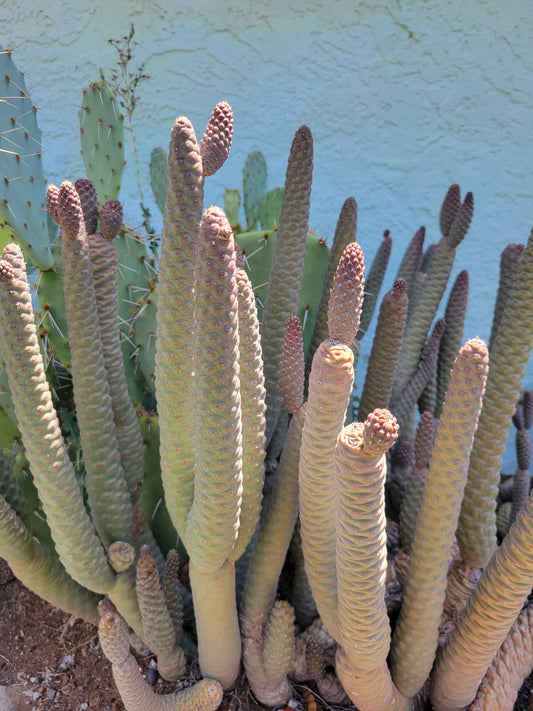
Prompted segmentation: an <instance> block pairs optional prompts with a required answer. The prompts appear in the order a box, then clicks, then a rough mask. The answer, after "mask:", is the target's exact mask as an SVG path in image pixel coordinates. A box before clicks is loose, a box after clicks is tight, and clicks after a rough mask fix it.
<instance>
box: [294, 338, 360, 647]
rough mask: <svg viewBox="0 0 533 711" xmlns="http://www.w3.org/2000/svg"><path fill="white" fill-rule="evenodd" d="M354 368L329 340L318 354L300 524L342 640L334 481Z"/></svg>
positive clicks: (328, 622)
mask: <svg viewBox="0 0 533 711" xmlns="http://www.w3.org/2000/svg"><path fill="white" fill-rule="evenodd" d="M354 335H355V334H354ZM352 364H353V353H352V350H351V348H350V347H349V346H347V345H346V344H344V343H341V342H339V341H334V340H329V341H324V342H323V343H322V344H321V345H320V348H319V349H318V350H317V352H316V353H315V357H314V358H313V366H312V368H311V374H310V376H309V398H308V403H307V414H306V420H305V425H304V428H303V431H302V447H301V452H300V522H301V536H302V548H303V552H304V558H305V565H306V569H307V576H308V578H309V583H310V585H311V589H312V591H313V595H314V598H315V601H316V605H317V609H318V611H319V613H320V616H321V617H322V620H323V621H324V624H325V626H326V628H327V629H328V631H329V633H330V634H331V635H332V636H333V637H335V639H337V640H338V639H339V630H338V616H337V572H336V568H335V518H336V514H335V511H336V502H335V493H334V489H333V487H332V486H331V480H332V478H333V454H334V452H335V445H336V442H337V435H338V434H339V432H340V430H341V428H342V426H343V424H344V418H345V416H346V409H347V407H348V403H349V401H350V396H351V392H352V386H353V365H352Z"/></svg>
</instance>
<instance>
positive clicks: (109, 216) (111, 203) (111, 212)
mask: <svg viewBox="0 0 533 711" xmlns="http://www.w3.org/2000/svg"><path fill="white" fill-rule="evenodd" d="M122 216H123V209H122V203H121V202H120V200H108V201H107V202H106V203H104V204H103V205H102V208H101V210H100V231H101V233H102V237H103V238H104V239H107V240H112V239H114V238H115V237H116V236H117V235H118V233H119V231H120V228H121V227H122Z"/></svg>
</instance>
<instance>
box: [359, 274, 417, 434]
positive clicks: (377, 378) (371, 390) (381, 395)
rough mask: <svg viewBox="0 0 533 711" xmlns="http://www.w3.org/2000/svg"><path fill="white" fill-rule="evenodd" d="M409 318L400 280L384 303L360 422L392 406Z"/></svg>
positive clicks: (403, 288)
mask: <svg viewBox="0 0 533 711" xmlns="http://www.w3.org/2000/svg"><path fill="white" fill-rule="evenodd" d="M365 299H366V296H365ZM363 303H364V302H363ZM406 318H407V282H405V281H404V280H403V279H397V280H396V281H395V282H394V285H393V287H392V289H391V290H390V291H389V292H388V293H387V294H385V297H384V298H383V301H382V303H381V307H380V311H379V316H378V322H377V325H376V332H375V335H374V341H373V343H372V350H371V352H370V358H369V360H368V368H367V372H366V377H365V384H364V387H363V392H362V393H361V399H360V401H359V410H358V415H357V417H358V419H359V421H360V422H364V420H365V419H366V416H367V415H368V414H369V413H370V412H372V410H375V409H376V408H378V407H388V405H389V399H390V395H391V392H392V383H393V379H394V372H395V369H396V363H397V362H398V357H399V355H400V348H401V344H402V337H403V330H404V327H405V320H406Z"/></svg>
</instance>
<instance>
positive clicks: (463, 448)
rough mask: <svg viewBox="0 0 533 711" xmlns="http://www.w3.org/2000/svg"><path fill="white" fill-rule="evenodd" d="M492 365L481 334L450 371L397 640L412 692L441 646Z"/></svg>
mask: <svg viewBox="0 0 533 711" xmlns="http://www.w3.org/2000/svg"><path fill="white" fill-rule="evenodd" d="M487 371H488V351H487V347H486V345H485V343H484V342H483V341H482V340H481V339H479V338H474V339H471V340H469V341H467V342H466V343H465V345H464V346H463V347H462V348H461V350H460V351H459V354H458V355H457V358H456V360H455V363H454V366H453V369H452V372H451V375H450V380H449V384H448V391H447V393H446V400H445V403H444V406H443V410H442V415H441V419H440V423H439V426H438V428H437V434H436V438H435V444H434V446H433V450H432V457H431V462H430V465H429V471H428V475H427V481H426V483H425V486H424V494H423V499H422V506H421V509H420V512H419V514H418V520H417V525H416V531H415V536H414V539H413V542H412V545H411V557H410V561H409V569H408V577H407V586H406V588H405V591H404V598H403V604H402V611H401V616H400V622H399V625H398V626H397V627H396V630H395V634H394V639H393V644H392V657H391V658H392V673H393V678H394V681H395V683H396V685H397V686H398V688H399V689H400V691H401V692H402V693H403V694H404V695H405V696H408V697H413V696H415V695H416V694H417V692H418V691H419V690H420V689H421V688H422V686H423V685H424V683H425V681H426V679H427V678H428V676H429V673H430V671H431V667H432V666H433V662H434V658H435V653H436V650H437V645H438V631H439V624H440V620H441V615H442V608H443V603H444V597H445V592H446V578H447V572H448V565H449V560H450V554H451V549H452V545H453V542H454V534H455V529H456V527H457V520H458V517H459V511H460V507H461V499H462V494H463V491H464V487H465V484H466V476H467V472H468V459H469V454H470V449H471V447H472V441H473V436H474V432H475V429H476V426H477V421H478V417H479V412H480V410H481V405H482V397H483V392H484V388H485V382H486V378H487ZM450 441H453V448H450V445H449V443H450Z"/></svg>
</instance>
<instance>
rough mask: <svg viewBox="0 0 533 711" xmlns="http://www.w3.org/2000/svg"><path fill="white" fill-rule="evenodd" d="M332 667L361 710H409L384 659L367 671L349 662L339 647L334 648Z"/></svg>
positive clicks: (407, 701)
mask: <svg viewBox="0 0 533 711" xmlns="http://www.w3.org/2000/svg"><path fill="white" fill-rule="evenodd" d="M335 671H336V672H337V676H338V677H339V679H340V682H341V684H342V686H343V688H344V690H345V691H346V693H347V694H348V696H349V697H350V699H351V700H352V701H354V703H356V704H357V708H358V709H359V710H360V711H411V709H412V705H411V702H410V701H409V699H406V698H405V697H404V696H402V695H401V694H400V692H399V691H398V689H397V688H396V687H395V686H394V683H393V681H392V679H391V676H390V672H389V668H388V667H387V664H386V663H383V664H382V665H381V666H380V667H379V668H378V669H372V670H371V671H367V670H366V669H363V670H361V669H357V668H356V667H354V666H352V664H351V663H350V661H349V659H348V657H347V656H346V653H345V652H344V650H343V648H342V647H339V648H338V649H337V655H336V659H335Z"/></svg>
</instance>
